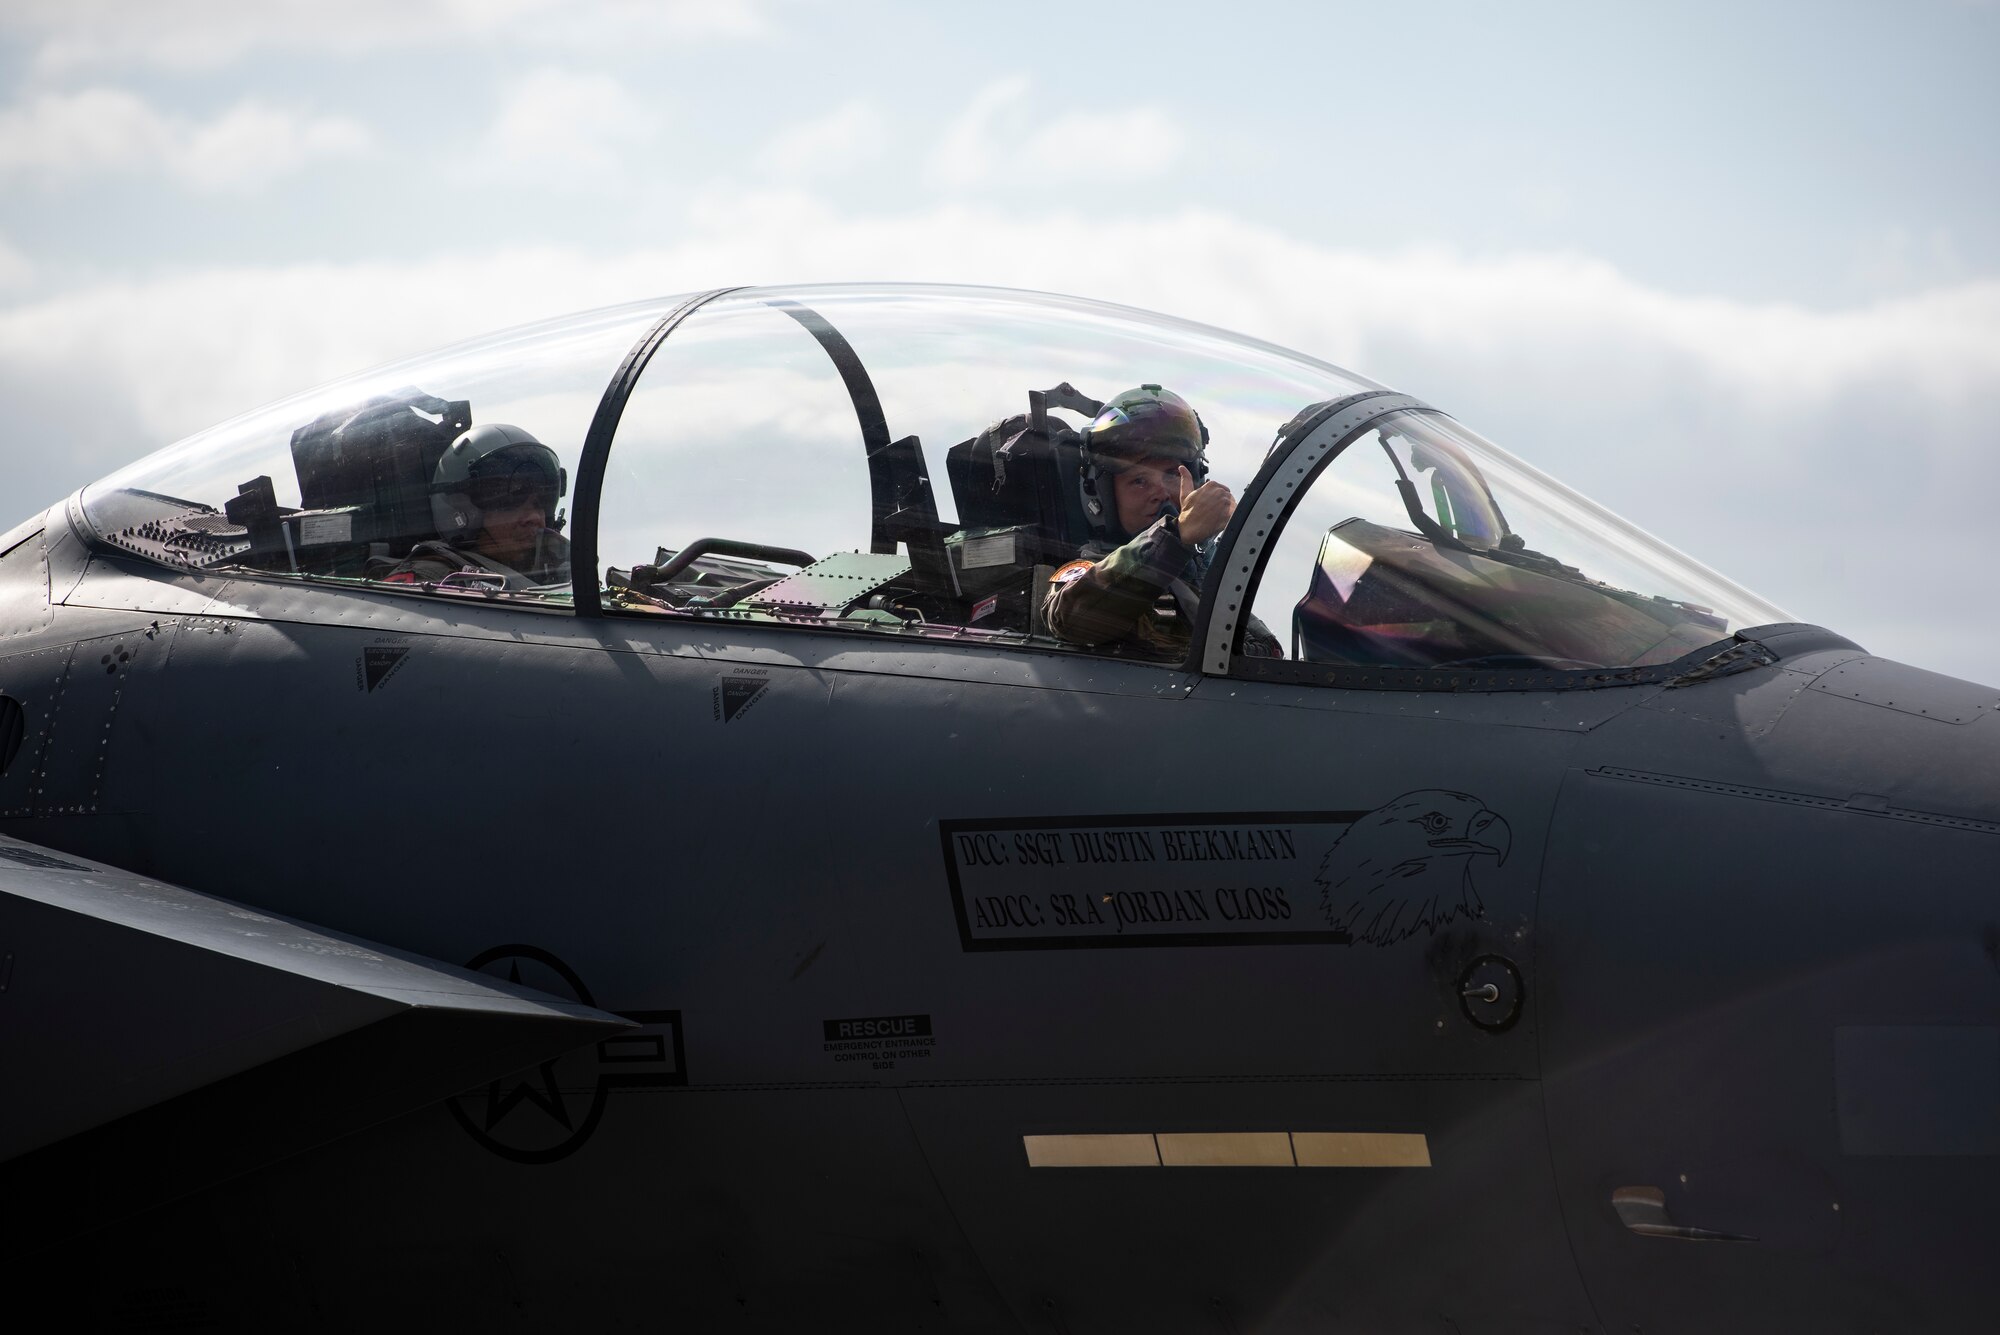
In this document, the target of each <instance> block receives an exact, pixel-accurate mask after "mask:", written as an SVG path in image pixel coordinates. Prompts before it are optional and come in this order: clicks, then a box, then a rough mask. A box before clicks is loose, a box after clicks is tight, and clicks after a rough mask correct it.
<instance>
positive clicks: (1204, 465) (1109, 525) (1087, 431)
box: [1081, 385, 1208, 537]
mask: <svg viewBox="0 0 2000 1335" xmlns="http://www.w3.org/2000/svg"><path fill="white" fill-rule="evenodd" d="M1081 453H1082V456H1083V465H1084V493H1085V500H1084V508H1085V510H1086V512H1087V513H1088V514H1089V516H1090V521H1091V527H1092V528H1093V529H1095V530H1097V531H1098V532H1099V533H1100V534H1101V535H1104V536H1110V537H1117V536H1119V526H1118V512H1117V507H1116V506H1115V505H1114V504H1113V503H1112V501H1111V495H1110V487H1109V485H1108V484H1107V485H1106V486H1105V487H1104V488H1102V489H1101V490H1100V489H1099V487H1098V485H1097V484H1098V480H1099V478H1100V476H1102V475H1107V474H1111V473H1117V472H1122V471H1123V470H1124V469H1126V468H1128V467H1130V466H1131V465H1132V464H1134V463H1137V462H1139V461H1140V460H1142V459H1172V460H1174V461H1175V462H1177V463H1180V464H1183V465H1185V466H1186V468H1187V470H1188V472H1189V473H1190V474H1191V475H1193V477H1194V480H1195V481H1196V482H1197V483H1200V482H1202V481H1204V480H1205V479H1206V478H1207V477H1208V427H1207V426H1206V425H1205V424H1204V423H1203V422H1202V420H1201V415H1200V414H1199V413H1197V412H1195V410H1194V409H1193V408H1191V407H1189V406H1188V401H1187V400H1186V399H1184V398H1182V397H1181V396H1180V395H1178V394H1176V393H1174V392H1173V391H1172V390H1170V389H1161V388H1160V387H1159V386H1158V385H1141V386H1139V387H1138V388H1137V389H1128V390H1126V391H1125V392H1124V393H1123V394H1119V395H1116V396H1115V397H1113V398H1112V399H1110V400H1109V401H1108V402H1106V403H1105V405H1104V406H1103V407H1102V408H1100V409H1099V410H1098V413H1097V416H1096V417H1094V418H1092V419H1091V421H1090V425H1089V426H1087V427H1085V428H1084V429H1083V445H1082V450H1081ZM1124 536H1126V537H1129V536H1131V535H1129V534H1126V535H1124Z"/></svg>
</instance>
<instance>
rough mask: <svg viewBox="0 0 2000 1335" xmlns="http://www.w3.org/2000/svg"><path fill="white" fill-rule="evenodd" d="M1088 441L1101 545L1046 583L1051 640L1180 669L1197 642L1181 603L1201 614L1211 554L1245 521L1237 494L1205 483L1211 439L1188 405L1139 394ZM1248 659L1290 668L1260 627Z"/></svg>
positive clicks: (1114, 408) (1169, 395)
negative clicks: (1235, 522)
mask: <svg viewBox="0 0 2000 1335" xmlns="http://www.w3.org/2000/svg"><path fill="white" fill-rule="evenodd" d="M1083 442H1084V443H1083V447H1082V455H1083V468H1084V478H1085V487H1086V490H1087V491H1088V492H1090V493H1091V495H1090V497H1089V498H1088V499H1087V501H1086V510H1087V511H1088V512H1089V515H1090V520H1091V527H1092V530H1093V535H1092V539H1091V541H1090V542H1089V543H1088V544H1087V545H1086V546H1085V547H1084V548H1083V550H1082V551H1081V552H1079V553H1078V554H1077V559H1076V560H1074V561H1071V562H1070V563H1069V564H1067V565H1065V566H1063V567H1062V568H1061V569H1059V570H1057V571H1056V572H1055V574H1054V575H1053V576H1052V577H1051V578H1050V580H1049V586H1048V589H1047V590H1046V591H1045V594H1044V598H1043V603H1042V610H1043V614H1044V616H1045V618H1046V620H1047V622H1048V626H1049V629H1050V630H1051V631H1053V632H1054V633H1055V635H1056V636H1057V637H1058V638H1059V639H1062V640H1066V641H1068V642H1069V643H1071V644H1079V645H1089V646H1091V647H1094V648H1121V649H1131V650H1133V651H1135V652H1137V653H1140V654H1142V655H1144V656H1146V657H1149V658H1161V659H1176V660H1177V659H1180V658H1183V657H1185V656H1186V655H1187V651H1188V645H1189V642H1190V640H1191V639H1192V638H1193V634H1194V631H1193V627H1192V626H1190V625H1189V624H1188V623H1187V620H1186V618H1185V617H1183V616H1182V615H1181V613H1180V612H1179V611H1178V610H1177V609H1176V608H1175V606H1174V595H1175V594H1178V595H1179V597H1180V599H1181V600H1182V602H1183V604H1184V606H1185V608H1186V609H1187V611H1188V612H1189V613H1192V612H1193V610H1194V607H1195V592H1194V591H1195V590H1197V589H1199V588H1200V587H1201V582H1202V579H1203V577H1205V576H1206V575H1207V573H1208V562H1209V551H1208V545H1209V544H1210V543H1211V542H1212V541H1213V539H1214V538H1215V536H1216V535H1217V534H1219V533H1221V532H1222V530H1223V529H1224V528H1225V527H1227V526H1228V524H1229V517H1230V516H1231V515H1232V514H1234V513H1235V512H1236V497H1235V496H1234V495H1233V494H1232V493H1231V492H1230V490H1229V488H1227V487H1225V486H1223V485H1222V484H1221V483H1220V482H1216V481H1214V480H1212V479H1210V478H1209V477H1208V453H1207V449H1206V446H1207V444H1208V428H1207V427H1205V426H1203V425H1202V421H1201V418H1200V417H1199V416H1198V415H1197V414H1196V413H1195V411H1194V409H1193V408H1191V407H1189V406H1188V404H1187V401H1186V400H1184V399H1182V398H1181V396H1180V395H1178V394H1175V393H1174V392H1172V391H1171V390H1165V389H1161V388H1160V387H1159V386H1158V385H1141V386H1139V388H1137V389H1131V390H1127V391H1125V392H1124V393H1123V394H1120V395H1118V396H1117V397H1116V398H1114V399H1112V400H1111V401H1110V402H1109V403H1107V404H1105V405H1104V407H1103V409H1102V411H1100V412H1099V413H1098V414H1097V416H1096V418H1095V419H1094V420H1092V422H1091V423H1090V425H1089V427H1087V428H1086V429H1085V430H1084V433H1083ZM1177 583H1178V585H1179V588H1175V585H1176V584H1177ZM1243 652H1245V653H1246V654H1250V655H1252V656H1256V657H1265V658H1280V657H1283V651H1282V650H1281V649H1280V648H1279V645H1278V639H1277V637H1276V636H1274V635H1272V634H1271V632H1270V630H1269V629H1267V628H1266V627H1265V626H1264V624H1263V623H1262V622H1260V621H1257V620H1256V619H1255V618H1252V619H1251V620H1250V623H1249V625H1248V626H1247V627H1246V628H1245V631H1244V637H1243Z"/></svg>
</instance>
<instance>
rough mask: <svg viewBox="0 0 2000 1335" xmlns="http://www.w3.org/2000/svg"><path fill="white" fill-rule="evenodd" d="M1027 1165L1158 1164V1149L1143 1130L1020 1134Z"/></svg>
mask: <svg viewBox="0 0 2000 1335" xmlns="http://www.w3.org/2000/svg"><path fill="white" fill-rule="evenodd" d="M1021 1143H1022V1144H1023V1145H1025V1146H1026V1147H1027V1150H1028V1167H1030V1168H1158V1167H1159V1166H1160V1151H1159V1149H1158V1147H1156V1146H1155V1145H1154V1144H1153V1137H1152V1136H1151V1135H1150V1134H1148V1133H1146V1132H1143V1131H1142V1132H1139V1133H1137V1134H1134V1135H1103V1136H1022V1137H1021Z"/></svg>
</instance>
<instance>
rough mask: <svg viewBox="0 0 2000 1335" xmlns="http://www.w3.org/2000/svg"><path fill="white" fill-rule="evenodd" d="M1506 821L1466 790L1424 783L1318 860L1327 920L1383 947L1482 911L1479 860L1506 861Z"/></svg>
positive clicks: (1508, 835)
mask: <svg viewBox="0 0 2000 1335" xmlns="http://www.w3.org/2000/svg"><path fill="white" fill-rule="evenodd" d="M1511 838H1512V832H1511V831H1509V830H1508V828H1507V822H1506V821H1504V820H1502V819H1500V817H1498V816H1496V815H1495V814H1493V813H1492V812H1491V811H1488V810H1487V809H1486V804H1485V803H1484V802H1481V801H1480V800H1479V799H1478V798H1476V797H1474V796H1472V795H1471V794H1470V793H1448V792H1445V791H1443V790H1442V789H1436V788H1427V789H1424V790H1422V791H1421V792H1415V793H1404V794H1403V795H1402V796H1401V797H1399V798H1397V799H1396V800H1395V801H1393V802H1390V803H1389V804H1388V805H1386V806H1383V807H1378V808H1377V809H1376V810H1374V811H1371V812H1370V813H1368V814H1367V815H1366V816H1363V817H1362V818H1361V819H1360V820H1358V821H1355V822H1354V824H1352V825H1350V826H1348V827H1347V831H1346V833H1344V834H1342V835H1341V836H1340V838H1339V839H1337V840H1335V841H1334V845H1333V847H1332V848H1329V849H1328V850H1327V851H1326V857H1325V858H1324V859H1323V860H1322V861H1321V862H1320V865H1319V876H1318V883H1319V902H1320V908H1321V910H1322V911H1323V912H1324V913H1325V914H1326V920H1327V923H1328V925H1329V926H1331V927H1333V928H1335V929H1337V930H1339V931H1344V932H1346V933H1348V935H1349V936H1351V937H1352V938H1353V939H1354V941H1355V942H1357V943H1359V942H1363V941H1368V942H1372V943H1374V944H1375V945H1378V946H1386V945H1391V944H1394V943H1395V942H1397V941H1402V940H1404V939H1406V938H1408V937H1411V936H1414V935H1416V934H1417V933H1418V932H1424V931H1436V930H1437V929H1438V928H1440V927H1442V926H1444V925H1445V924H1446V923H1449V922H1451V921H1453V920H1454V919H1457V918H1477V917H1479V916H1481V915H1482V914H1483V913H1484V911H1485V908H1484V905H1482V904H1481V903H1480V900H1479V891H1478V890H1477V889H1476V888H1475V887H1474V885H1473V883H1472V865H1473V863H1474V861H1475V860H1477V859H1479V858H1493V859H1494V860H1495V865H1498V864H1499V863H1502V862H1505V861H1506V860H1507V850H1508V846H1509V843H1510V841H1511Z"/></svg>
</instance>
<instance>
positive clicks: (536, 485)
mask: <svg viewBox="0 0 2000 1335" xmlns="http://www.w3.org/2000/svg"><path fill="white" fill-rule="evenodd" d="M562 482H563V477H562V467H561V465H560V464H559V463H558V462H557V461H556V455H555V451H554V450H551V449H550V448H549V447H548V446H546V445H509V446H507V447H506V448H505V449H500V450H495V451H493V453H491V454H489V455H487V456H485V457H484V458H482V459H480V460H479V461H478V462H477V463H475V464H473V465H472V475H471V476H470V477H468V478H467V479H466V482H465V494H466V495H467V496H468V497H469V498H470V499H471V501H472V503H473V504H474V505H476V506H478V507H479V508H480V509H481V510H514V509H519V508H520V507H522V506H524V505H530V504H532V505H534V506H535V507H536V508H538V509H539V510H541V512H542V513H543V514H544V515H549V514H554V513H555V508H556V499H557V498H558V497H559V496H560V495H561V494H562Z"/></svg>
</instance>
